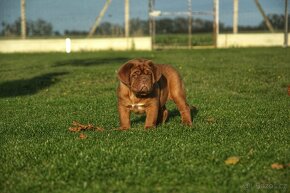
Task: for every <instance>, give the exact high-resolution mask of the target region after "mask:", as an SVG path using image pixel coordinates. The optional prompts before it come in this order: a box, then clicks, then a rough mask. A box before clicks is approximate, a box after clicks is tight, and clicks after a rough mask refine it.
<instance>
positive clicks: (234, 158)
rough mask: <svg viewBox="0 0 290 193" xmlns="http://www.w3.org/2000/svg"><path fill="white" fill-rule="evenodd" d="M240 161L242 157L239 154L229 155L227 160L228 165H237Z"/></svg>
mask: <svg viewBox="0 0 290 193" xmlns="http://www.w3.org/2000/svg"><path fill="white" fill-rule="evenodd" d="M239 161H240V157H237V156H231V157H228V159H226V160H225V164H226V165H236V164H237V163H238V162H239Z"/></svg>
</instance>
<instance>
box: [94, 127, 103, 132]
mask: <svg viewBox="0 0 290 193" xmlns="http://www.w3.org/2000/svg"><path fill="white" fill-rule="evenodd" d="M95 130H96V131H100V132H102V131H104V130H105V129H104V128H101V127H96V129H95Z"/></svg>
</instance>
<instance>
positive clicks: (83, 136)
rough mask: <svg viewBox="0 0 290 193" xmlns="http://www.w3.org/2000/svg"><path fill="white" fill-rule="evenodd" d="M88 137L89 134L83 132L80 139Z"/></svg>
mask: <svg viewBox="0 0 290 193" xmlns="http://www.w3.org/2000/svg"><path fill="white" fill-rule="evenodd" d="M87 137H88V136H87V135H85V134H83V133H81V134H80V139H86V138H87Z"/></svg>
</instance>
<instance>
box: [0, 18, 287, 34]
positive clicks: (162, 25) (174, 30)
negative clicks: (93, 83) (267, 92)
mask: <svg viewBox="0 0 290 193" xmlns="http://www.w3.org/2000/svg"><path fill="white" fill-rule="evenodd" d="M268 18H269V20H270V22H271V23H272V25H273V27H274V29H275V30H283V29H284V15H278V14H269V15H268ZM288 18H289V16H288ZM288 21H289V25H290V19H288ZM1 25H2V30H1V32H0V34H1V36H7V37H9V36H19V35H20V33H21V26H20V25H21V24H20V18H19V19H17V20H16V21H14V22H13V23H10V24H9V23H5V22H2V24H1ZM265 30H267V27H266V24H265V22H264V21H262V22H260V24H258V25H257V26H239V31H240V32H241V31H265ZM88 31H89V30H87V31H86V30H64V31H63V33H60V32H59V31H54V30H53V25H52V24H51V23H50V22H47V21H45V20H43V19H37V20H35V21H32V20H29V21H27V29H26V33H27V36H62V35H66V36H67V35H73V36H86V35H87V34H88ZM212 31H213V23H212V21H210V20H205V19H200V18H193V19H192V32H193V33H202V32H212ZM220 31H221V32H230V31H232V27H230V26H226V25H225V24H224V23H220ZM156 33H157V34H182V33H188V19H187V18H183V17H177V18H161V19H157V20H156ZM130 34H131V35H133V36H142V35H148V34H149V22H148V20H142V19H139V18H132V19H131V20H130ZM95 35H102V36H123V35H124V27H123V25H121V24H115V23H111V22H103V23H101V24H100V26H99V27H98V28H97V30H96V32H95Z"/></svg>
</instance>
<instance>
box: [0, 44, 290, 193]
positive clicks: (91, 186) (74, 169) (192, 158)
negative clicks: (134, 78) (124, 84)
mask: <svg viewBox="0 0 290 193" xmlns="http://www.w3.org/2000/svg"><path fill="white" fill-rule="evenodd" d="M136 57H144V58H149V59H152V60H154V61H155V62H156V63H170V64H172V65H173V66H175V67H176V68H177V69H178V70H179V71H180V73H181V75H182V77H183V80H184V82H185V85H186V90H187V99H188V102H189V103H190V104H192V105H195V106H196V107H197V108H198V112H197V113H195V114H194V117H193V122H194V126H193V127H192V128H188V127H184V126H183V125H182V124H181V123H180V116H179V114H178V113H177V111H176V108H175V106H174V104H173V103H172V102H170V103H169V105H168V109H169V110H170V113H171V114H170V118H169V120H168V122H167V123H166V124H164V125H161V126H158V127H157V128H156V129H152V130H148V131H146V130H144V129H143V125H144V118H143V117H138V116H135V115H133V116H132V122H133V123H132V127H133V128H132V129H131V130H129V131H125V132H122V131H116V130H114V128H117V127H118V114H117V108H116V103H117V100H116V94H115V90H116V87H117V84H118V81H117V79H116V71H117V69H118V68H119V67H120V65H121V64H122V63H124V62H125V61H127V60H129V59H131V58H136ZM289 64H290V50H289V49H283V48H251V49H220V50H216V49H203V50H191V51H190V50H170V51H154V52H112V51H110V52H88V53H71V54H63V53H48V54H1V55H0V106H1V110H0V133H1V138H0V162H1V164H0V192H1V193H6V192H9V193H14V192H15V193H16V192H17V193H21V192H30V193H31V192H48V193H55V192H126V193H127V192H133V193H135V192H215V193H216V192H289V189H290V187H289V180H290V175H289V167H285V168H282V169H273V168H272V167H271V165H272V164H273V163H279V164H289V163H290V157H289V155H290V146H289V136H290V132H289V119H290V117H289V116H290V109H289V104H290V103H289V99H290V98H289V96H288V94H287V87H288V85H289V83H290V79H289V75H290V73H289V72H290V65H289ZM73 121H78V122H80V123H83V124H88V123H91V124H94V125H97V126H98V127H102V128H104V129H105V130H104V131H103V132H98V131H84V132H82V133H83V134H85V135H86V136H87V137H86V138H85V139H81V138H80V137H79V136H80V133H74V132H70V131H69V130H68V128H69V127H71V126H72V122H73ZM230 156H237V157H239V162H238V163H236V164H234V165H227V164H225V160H226V159H227V158H228V157H230Z"/></svg>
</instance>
